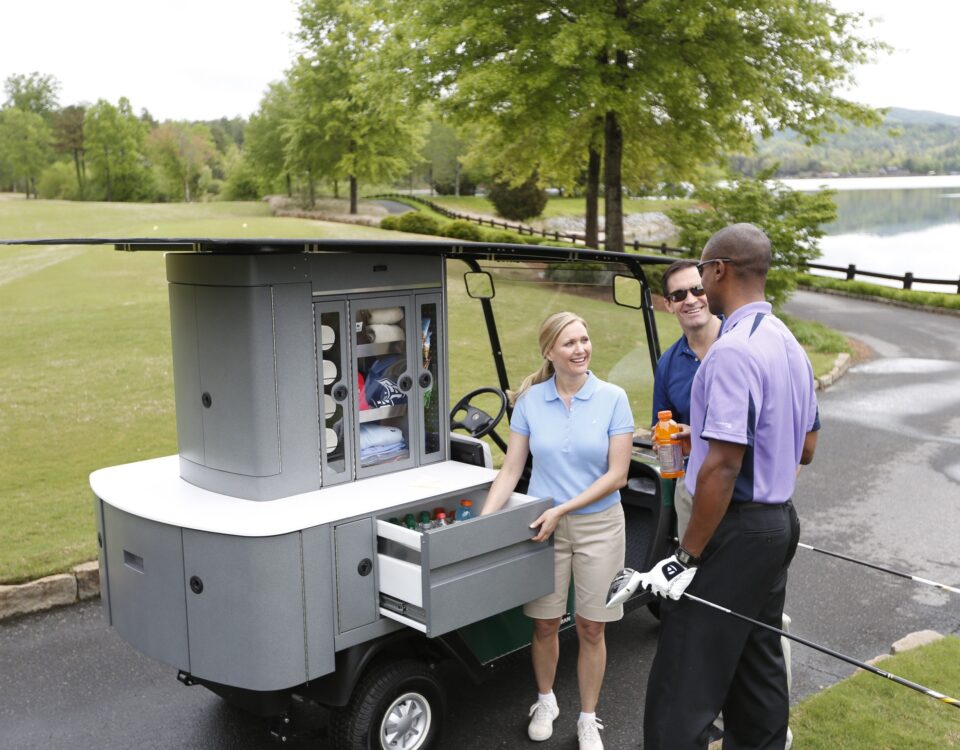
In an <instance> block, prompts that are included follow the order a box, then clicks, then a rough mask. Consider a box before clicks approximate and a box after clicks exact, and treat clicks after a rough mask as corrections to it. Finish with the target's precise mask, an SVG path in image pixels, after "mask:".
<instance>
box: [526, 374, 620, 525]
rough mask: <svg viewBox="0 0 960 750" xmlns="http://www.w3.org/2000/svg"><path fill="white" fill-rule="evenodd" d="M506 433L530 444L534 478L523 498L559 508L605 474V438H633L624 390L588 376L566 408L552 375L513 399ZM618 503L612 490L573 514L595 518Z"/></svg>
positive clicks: (606, 451) (618, 493)
mask: <svg viewBox="0 0 960 750" xmlns="http://www.w3.org/2000/svg"><path fill="white" fill-rule="evenodd" d="M510 429H511V430H512V431H513V432H517V433H519V434H521V435H526V436H527V437H528V438H529V439H530V453H531V454H532V455H533V474H532V476H531V477H530V487H529V489H528V490H527V492H528V494H531V495H535V496H536V497H552V498H553V502H554V505H560V504H562V503H565V502H566V501H567V500H569V499H570V498H572V497H574V496H576V495H579V494H580V493H581V492H583V491H584V490H585V489H586V488H587V487H589V486H590V485H591V484H593V483H594V482H595V481H597V479H599V478H600V477H601V476H603V474H605V473H606V471H607V468H608V461H607V458H608V454H609V452H610V438H611V437H612V436H613V435H623V434H626V433H631V434H632V433H633V414H631V413H630V402H629V401H628V400H627V394H626V392H625V391H624V390H623V388H621V387H620V386H617V385H614V384H613V383H607V382H605V381H603V380H600V379H599V378H598V377H596V376H595V375H594V374H593V373H592V372H588V373H587V382H586V383H584V384H583V387H582V388H581V389H580V390H579V391H577V393H576V394H575V395H574V397H573V398H572V399H571V400H570V408H569V409H567V406H566V404H564V403H563V399H562V398H560V394H559V393H557V381H556V376H554V377H552V378H550V379H549V380H545V381H544V382H542V383H537V384H536V385H535V386H532V387H531V388H530V390H528V391H527V392H526V393H524V394H523V395H522V396H521V397H520V398H519V399H518V400H517V403H516V406H514V409H513V416H512V417H511V418H510ZM618 502H620V491H619V490H615V491H613V492H611V493H610V494H609V495H607V496H606V497H602V498H600V499H599V500H596V501H595V502H592V503H590V505H588V506H586V507H585V508H580V509H578V510H575V511H572V512H573V513H575V514H580V513H599V512H600V511H602V510H606V509H607V508H609V507H611V506H613V505H615V504H616V503H618Z"/></svg>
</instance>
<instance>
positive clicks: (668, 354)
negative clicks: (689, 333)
mask: <svg viewBox="0 0 960 750" xmlns="http://www.w3.org/2000/svg"><path fill="white" fill-rule="evenodd" d="M699 367H700V358H699V357H698V356H697V353H696V352H695V351H693V349H691V348H690V344H688V343H687V337H686V335H683V336H681V337H680V338H679V339H677V340H676V341H675V342H674V343H673V345H672V346H671V347H670V348H669V349H667V350H666V351H665V352H664V353H663V354H662V355H661V356H660V359H659V361H658V362H657V372H656V374H655V375H654V379H653V416H652V418H651V420H650V424H654V423H655V422H657V421H658V417H657V413H658V412H661V411H663V410H664V409H669V410H670V411H671V412H672V414H673V420H674V421H675V422H680V423H681V424H690V388H691V386H692V385H693V376H694V375H696V374H697V369H698V368H699Z"/></svg>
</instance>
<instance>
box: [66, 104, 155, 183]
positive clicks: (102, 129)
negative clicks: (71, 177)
mask: <svg viewBox="0 0 960 750" xmlns="http://www.w3.org/2000/svg"><path fill="white" fill-rule="evenodd" d="M146 131H147V125H146V124H145V123H144V122H142V121H141V120H139V119H138V118H137V116H136V115H135V114H133V110H132V108H131V106H130V101H129V100H128V99H126V97H121V98H120V101H119V102H118V103H117V105H116V106H114V105H113V104H111V103H110V102H108V101H106V100H104V99H100V100H98V101H97V103H96V104H94V105H93V106H92V107H90V108H89V109H88V110H87V113H86V117H85V119H84V125H83V137H84V143H85V144H86V156H87V161H88V162H89V164H90V168H91V170H92V172H93V178H94V182H95V183H96V185H97V186H98V187H99V188H100V189H101V190H102V195H103V196H104V197H105V199H106V200H108V201H114V200H118V201H130V200H143V199H146V198H148V197H149V196H150V192H151V184H150V175H149V172H148V171H147V167H146V157H145V155H144V140H145V138H146Z"/></svg>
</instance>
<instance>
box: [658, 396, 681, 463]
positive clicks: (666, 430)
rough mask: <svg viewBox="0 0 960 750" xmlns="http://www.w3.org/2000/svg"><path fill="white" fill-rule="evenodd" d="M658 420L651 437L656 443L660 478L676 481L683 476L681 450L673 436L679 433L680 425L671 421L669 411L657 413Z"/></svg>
mask: <svg viewBox="0 0 960 750" xmlns="http://www.w3.org/2000/svg"><path fill="white" fill-rule="evenodd" d="M657 418H658V419H659V420H660V421H659V422H657V424H656V426H655V427H654V428H653V437H654V440H656V443H657V460H658V461H659V462H660V476H661V477H663V478H664V479H676V478H677V477H682V476H683V448H682V447H681V446H680V441H679V440H677V439H676V438H675V437H674V435H675V434H676V433H678V432H680V425H678V424H677V423H676V422H674V421H673V413H672V412H671V411H670V410H669V409H664V410H663V411H659V412H657Z"/></svg>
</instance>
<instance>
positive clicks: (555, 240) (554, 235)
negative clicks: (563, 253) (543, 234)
mask: <svg viewBox="0 0 960 750" xmlns="http://www.w3.org/2000/svg"><path fill="white" fill-rule="evenodd" d="M553 241H554V242H559V241H560V232H554V233H553Z"/></svg>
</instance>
